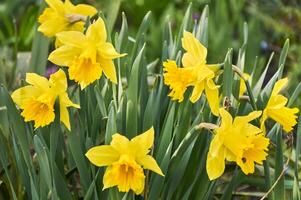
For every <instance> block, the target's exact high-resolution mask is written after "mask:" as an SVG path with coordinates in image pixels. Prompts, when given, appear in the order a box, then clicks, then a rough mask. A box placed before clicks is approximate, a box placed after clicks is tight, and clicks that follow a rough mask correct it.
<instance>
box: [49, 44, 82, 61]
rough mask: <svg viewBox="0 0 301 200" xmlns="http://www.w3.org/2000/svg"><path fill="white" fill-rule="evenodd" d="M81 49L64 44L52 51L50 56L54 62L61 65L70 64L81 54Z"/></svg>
mask: <svg viewBox="0 0 301 200" xmlns="http://www.w3.org/2000/svg"><path fill="white" fill-rule="evenodd" d="M80 53H81V50H80V49H79V48H76V47H73V46H68V45H64V46H61V47H59V48H58V49H56V50H54V51H53V52H51V54H50V55H49V57H48V60H50V61H51V62H52V63H54V64H56V65H59V66H69V64H70V63H71V62H72V61H73V60H74V59H75V58H76V57H78V56H79V55H80Z"/></svg>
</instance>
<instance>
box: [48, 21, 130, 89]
mask: <svg viewBox="0 0 301 200" xmlns="http://www.w3.org/2000/svg"><path fill="white" fill-rule="evenodd" d="M56 36H57V39H58V40H59V41H60V43H62V46H61V47H59V48H58V49H56V50H55V51H53V52H52V53H51V54H50V55H49V58H48V59H49V60H50V61H51V62H53V63H55V64H57V65H59V66H66V67H68V72H69V78H70V79H71V80H75V81H76V82H77V83H79V84H80V86H81V89H84V88H85V87H86V86H88V85H89V84H91V83H93V82H94V81H95V80H98V79H99V78H100V77H101V75H102V72H104V74H105V76H106V77H107V78H108V79H110V80H111V81H112V82H113V83H117V76H116V70H115V66H114V62H113V59H115V58H119V57H122V56H124V55H125V54H119V53H117V52H116V50H115V48H114V47H113V45H112V44H111V43H109V42H106V40H107V33H106V27H105V24H104V21H103V20H102V19H101V18H98V20H97V21H96V22H94V23H93V24H91V25H90V26H89V28H88V30H87V32H86V34H83V33H81V32H77V31H64V32H60V33H58V34H56Z"/></svg>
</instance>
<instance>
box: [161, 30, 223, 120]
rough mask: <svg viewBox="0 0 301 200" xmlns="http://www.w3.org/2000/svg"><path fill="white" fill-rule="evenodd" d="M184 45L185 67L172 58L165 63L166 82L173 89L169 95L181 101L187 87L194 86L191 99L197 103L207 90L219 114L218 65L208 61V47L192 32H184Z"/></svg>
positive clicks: (213, 111) (211, 107)
mask: <svg viewBox="0 0 301 200" xmlns="http://www.w3.org/2000/svg"><path fill="white" fill-rule="evenodd" d="M182 46H183V48H184V49H185V50H186V53H184V55H183V58H182V64H183V68H178V67H177V65H176V63H175V61H172V60H168V61H167V62H164V63H163V66H164V69H163V70H164V74H163V76H164V83H165V84H166V85H168V86H169V87H170V89H171V92H170V93H169V96H170V97H172V99H173V100H178V101H179V102H181V101H183V99H184V93H185V91H186V89H187V88H188V87H189V86H192V87H194V88H193V91H192V94H191V96H190V101H191V102H192V103H195V102H196V101H197V100H199V98H200V97H201V95H202V93H203V91H205V94H206V97H207V99H208V103H209V106H210V109H211V111H212V113H213V114H214V115H216V116H218V109H219V94H218V88H219V87H218V86H217V85H215V83H214V81H213V79H214V78H215V71H216V70H218V66H217V65H208V64H207V63H206V57H207V49H206V47H204V46H203V45H202V44H201V43H200V42H199V41H198V40H197V39H196V38H195V37H194V36H193V34H192V33H190V32H187V31H185V32H184V36H183V38H182Z"/></svg>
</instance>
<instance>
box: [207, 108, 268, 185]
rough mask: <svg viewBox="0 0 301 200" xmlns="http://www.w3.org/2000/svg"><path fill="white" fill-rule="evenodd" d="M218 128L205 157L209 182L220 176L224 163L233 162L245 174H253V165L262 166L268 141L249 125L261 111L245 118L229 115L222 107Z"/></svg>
mask: <svg viewBox="0 0 301 200" xmlns="http://www.w3.org/2000/svg"><path fill="white" fill-rule="evenodd" d="M219 113H220V116H221V126H220V127H218V128H216V129H214V136H213V139H212V141H211V144H210V147H209V152H208V154H207V163H206V169H207V173H208V176H209V179H210V180H213V179H216V178H218V177H220V176H221V175H222V174H223V172H224V170H225V161H226V160H227V161H233V162H236V163H237V164H238V165H239V166H240V167H241V169H242V171H243V172H244V173H245V174H248V173H253V172H254V162H255V163H258V164H262V161H263V160H265V159H266V156H267V153H266V152H265V151H266V150H267V147H268V145H269V139H268V138H265V137H264V135H263V134H262V130H261V129H260V128H258V127H256V126H254V125H252V124H250V123H249V122H250V121H252V120H254V119H256V118H258V117H259V116H260V115H261V111H255V112H251V113H250V114H249V115H247V116H238V117H235V119H234V120H233V118H232V116H231V115H230V114H229V113H228V112H227V111H226V110H225V109H224V108H221V109H220V111H219Z"/></svg>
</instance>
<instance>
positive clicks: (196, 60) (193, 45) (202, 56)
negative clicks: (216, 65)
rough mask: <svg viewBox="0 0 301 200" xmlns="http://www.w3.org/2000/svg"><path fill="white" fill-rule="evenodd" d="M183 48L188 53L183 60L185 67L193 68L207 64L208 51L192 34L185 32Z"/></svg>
mask: <svg viewBox="0 0 301 200" xmlns="http://www.w3.org/2000/svg"><path fill="white" fill-rule="evenodd" d="M182 46H183V48H184V49H185V50H186V51H187V52H186V53H184V55H183V58H182V63H183V65H184V67H193V66H195V65H198V64H205V63H206V57H207V49H206V47H204V46H203V45H202V44H201V43H200V42H199V41H198V40H197V39H196V38H195V37H194V36H193V34H192V33H190V32H187V31H184V35H183V38H182Z"/></svg>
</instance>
